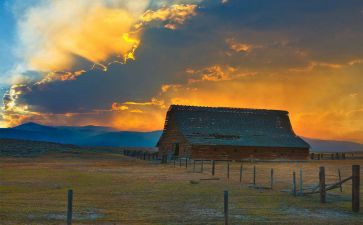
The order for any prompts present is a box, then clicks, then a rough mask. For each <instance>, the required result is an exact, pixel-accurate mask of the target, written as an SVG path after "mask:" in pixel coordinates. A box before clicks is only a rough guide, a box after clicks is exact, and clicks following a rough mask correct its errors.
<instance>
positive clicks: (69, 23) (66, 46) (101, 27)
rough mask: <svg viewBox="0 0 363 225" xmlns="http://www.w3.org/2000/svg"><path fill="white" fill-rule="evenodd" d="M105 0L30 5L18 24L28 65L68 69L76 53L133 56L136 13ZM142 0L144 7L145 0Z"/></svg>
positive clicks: (97, 59)
mask: <svg viewBox="0 0 363 225" xmlns="http://www.w3.org/2000/svg"><path fill="white" fill-rule="evenodd" d="M106 2H107V1H97V2H96V1H51V2H48V3H45V4H42V5H39V6H37V7H34V8H32V9H31V10H29V11H28V13H27V14H26V15H25V16H24V19H23V20H22V21H21V22H20V24H19V33H20V36H21V41H22V46H23V47H24V50H25V52H23V51H22V54H24V55H25V60H26V61H27V62H28V63H29V66H30V68H32V69H36V70H40V71H54V70H69V69H70V68H72V67H74V66H76V63H77V57H82V58H84V59H87V60H89V61H90V62H92V63H102V62H104V61H105V60H107V59H108V58H109V57H110V56H112V55H116V56H119V57H120V58H121V59H123V60H125V59H128V58H133V54H132V53H133V51H134V49H135V48H136V47H137V46H138V44H139V42H140V40H139V38H140V37H139V36H140V34H139V33H137V32H132V29H133V25H134V23H135V22H136V21H137V17H138V15H135V13H134V12H132V11H129V10H127V9H126V8H110V7H108V5H107V4H106ZM138 2H143V4H144V5H145V7H146V3H147V1H138Z"/></svg>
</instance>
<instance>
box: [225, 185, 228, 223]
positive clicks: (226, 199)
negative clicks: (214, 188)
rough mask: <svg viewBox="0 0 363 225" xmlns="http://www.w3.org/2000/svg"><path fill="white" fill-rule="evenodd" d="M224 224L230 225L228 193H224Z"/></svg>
mask: <svg viewBox="0 0 363 225" xmlns="http://www.w3.org/2000/svg"><path fill="white" fill-rule="evenodd" d="M224 224H225V225H228V191H224Z"/></svg>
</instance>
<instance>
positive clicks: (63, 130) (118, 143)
mask: <svg viewBox="0 0 363 225" xmlns="http://www.w3.org/2000/svg"><path fill="white" fill-rule="evenodd" d="M160 135H161V131H153V132H129V131H117V130H115V129H113V128H109V127H100V126H83V127H72V126H45V125H41V124H37V123H24V124H22V125H19V126H16V127H13V128H1V129H0V138H10V139H21V140H31V141H44V142H55V143H61V144H75V145H81V146H114V147H122V146H124V147H154V146H155V145H156V142H157V141H158V140H159V137H160Z"/></svg>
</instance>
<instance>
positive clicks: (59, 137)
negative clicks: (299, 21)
mask: <svg viewBox="0 0 363 225" xmlns="http://www.w3.org/2000/svg"><path fill="white" fill-rule="evenodd" d="M161 133H162V131H160V130H159V131H152V132H131V131H118V130H115V129H113V128H109V127H100V126H84V127H72V126H45V125H41V124H37V123H25V124H22V125H19V126H17V127H13V128H2V129H0V138H11V139H22V140H32V141H45V142H55V143H61V144H74V145H80V146H112V147H155V145H156V143H157V141H158V140H159V137H160V135H161ZM303 139H304V140H305V141H306V142H308V143H309V144H310V146H311V149H312V151H314V152H355V151H363V144H360V143H356V142H349V141H337V140H320V139H314V138H305V137H304V138H303Z"/></svg>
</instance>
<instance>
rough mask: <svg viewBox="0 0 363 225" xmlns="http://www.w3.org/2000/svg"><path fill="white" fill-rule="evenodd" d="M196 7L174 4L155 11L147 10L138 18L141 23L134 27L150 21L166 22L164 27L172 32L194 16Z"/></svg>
mask: <svg viewBox="0 0 363 225" xmlns="http://www.w3.org/2000/svg"><path fill="white" fill-rule="evenodd" d="M196 8H197V5H194V4H175V5H171V6H169V7H163V8H161V9H157V10H147V11H146V12H145V13H144V14H143V15H142V16H141V18H140V20H141V22H140V23H139V24H137V25H136V27H141V26H143V25H144V24H145V23H149V22H151V21H168V22H167V23H166V24H165V25H164V27H165V28H168V29H171V30H174V29H176V27H177V26H178V25H180V24H183V23H184V22H185V20H186V19H187V18H189V17H191V16H195V15H196V12H195V10H196Z"/></svg>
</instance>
